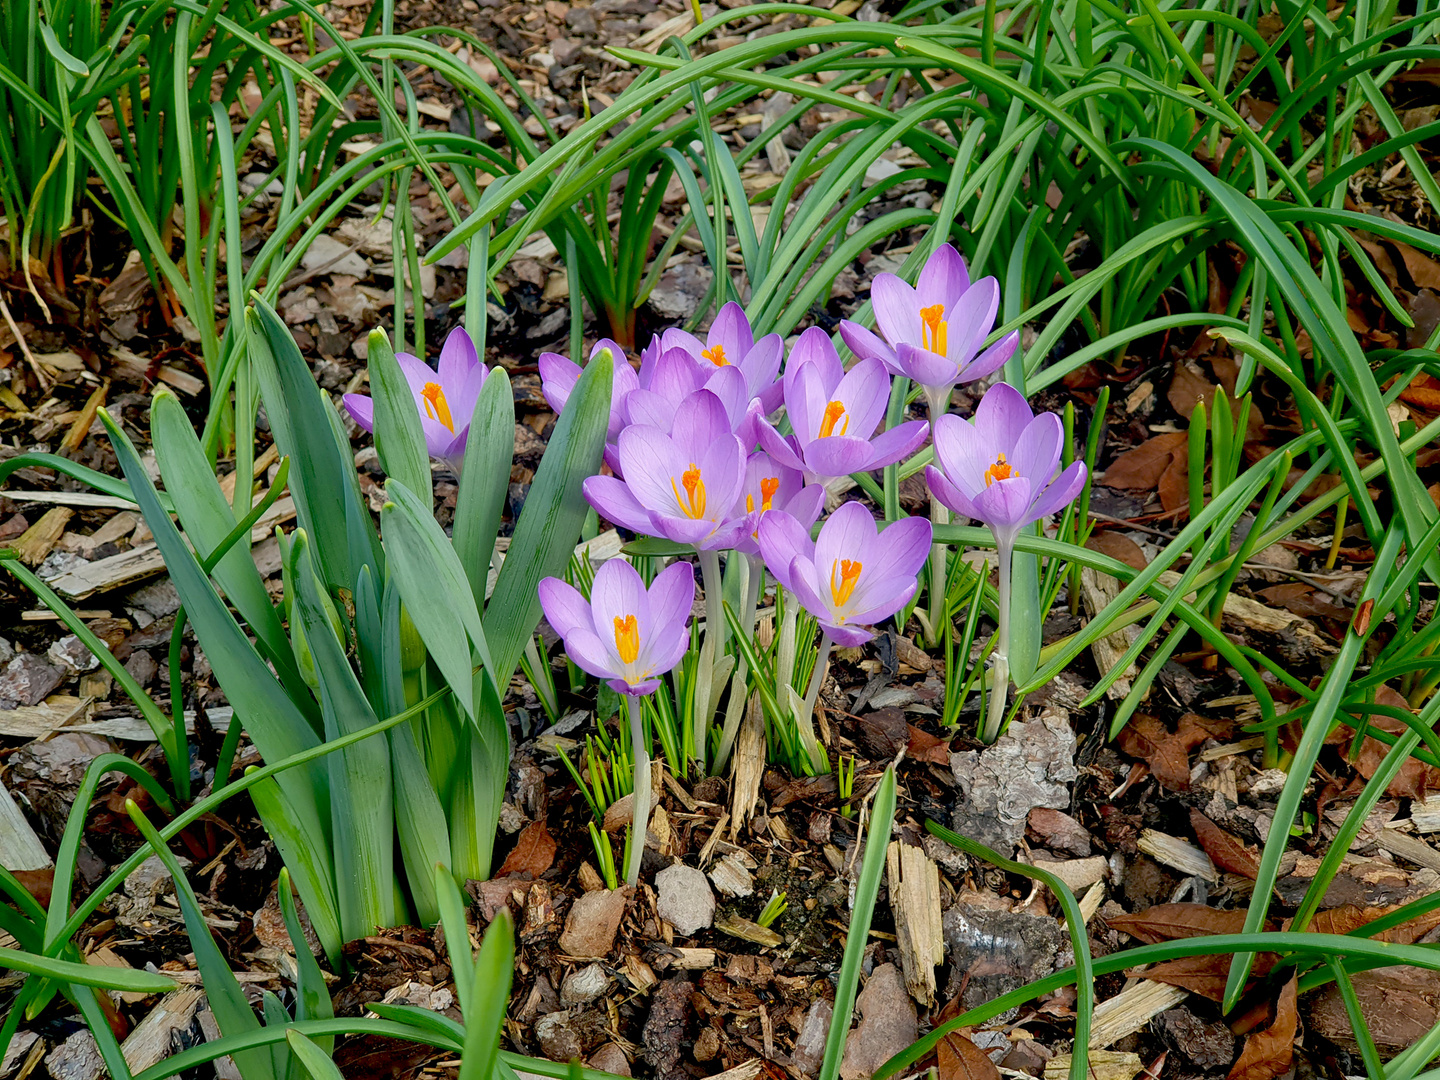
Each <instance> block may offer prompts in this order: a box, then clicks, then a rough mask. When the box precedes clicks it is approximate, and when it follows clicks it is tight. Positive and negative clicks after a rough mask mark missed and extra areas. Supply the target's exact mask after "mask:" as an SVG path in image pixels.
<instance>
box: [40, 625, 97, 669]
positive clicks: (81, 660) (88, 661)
mask: <svg viewBox="0 0 1440 1080" xmlns="http://www.w3.org/2000/svg"><path fill="white" fill-rule="evenodd" d="M45 659H47V660H49V661H50V662H51V663H52V664H55V665H56V666H58V667H60V668H62V669H64V668H68V669H69V670H70V671H73V672H77V673H78V672H82V671H94V670H95V669H96V668H97V667H99V666H100V659H99V658H98V657H97V656H96V655H95V654H94V653H92V652H91V651H90V650H89V649H88V648H86V647H85V643H84V642H82V641H81V640H80V639H79V638H78V637H76V636H75V635H74V634H66V635H65V636H64V637H62V638H61V639H60V640H59V641H57V642H55V643H54V644H53V645H51V646H50V648H48V649H46V650H45Z"/></svg>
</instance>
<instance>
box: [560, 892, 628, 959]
mask: <svg viewBox="0 0 1440 1080" xmlns="http://www.w3.org/2000/svg"><path fill="white" fill-rule="evenodd" d="M627 893H628V890H625V889H615V890H613V891H611V890H606V889H601V890H597V891H595V892H587V893H584V894H583V895H581V896H579V897H577V898H576V900H575V903H573V904H571V905H570V914H569V915H567V916H566V917H565V930H564V932H563V933H562V934H561V935H560V951H561V952H562V953H565V954H566V955H568V956H585V957H592V956H608V955H610V949H611V947H612V946H614V944H615V934H616V932H617V931H619V929H620V919H621V918H622V917H623V916H624V915H625V904H626V901H627Z"/></svg>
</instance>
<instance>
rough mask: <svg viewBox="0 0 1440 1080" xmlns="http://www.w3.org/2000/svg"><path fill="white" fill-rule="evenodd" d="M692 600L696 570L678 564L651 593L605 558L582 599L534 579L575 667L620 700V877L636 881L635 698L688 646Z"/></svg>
mask: <svg viewBox="0 0 1440 1080" xmlns="http://www.w3.org/2000/svg"><path fill="white" fill-rule="evenodd" d="M694 603H695V572H694V571H693V570H692V569H691V568H690V564H689V563H685V562H677V563H672V564H671V565H670V566H667V567H666V568H665V569H664V570H662V571H660V573H658V574H656V575H655V580H654V581H653V582H652V583H651V585H650V588H649V589H648V590H647V589H646V588H645V582H644V580H643V579H642V578H641V577H640V575H639V573H638V572H637V571H636V570H635V568H634V567H633V566H631V565H630V564H629V563H627V562H625V561H624V560H623V559H611V560H610V561H608V562H606V563H604V564H603V565H602V566H601V567H600V569H599V570H597V571H596V572H595V580H594V582H593V583H592V585H591V587H590V599H589V600H586V599H585V597H584V596H583V595H582V594H581V593H580V590H579V589H576V588H575V587H574V586H573V585H568V584H566V583H565V582H563V581H561V580H560V579H559V578H553V577H552V578H546V579H545V580H544V581H542V582H540V607H541V608H542V610H544V612H545V618H546V619H547V620H548V621H549V623H550V625H551V626H553V627H554V628H555V631H556V632H557V633H558V634H559V635H560V637H561V638H562V639H563V640H564V642H565V652H566V653H567V654H568V655H569V657H570V659H571V660H573V661H574V662H575V664H576V666H578V667H579V668H581V669H582V670H583V671H587V672H589V673H590V674H591V675H594V676H595V677H596V678H599V679H604V680H605V681H606V683H608V684H609V686H610V688H611V689H612V690H615V691H616V692H617V693H619V694H621V695H622V700H624V702H625V708H626V713H627V716H628V719H629V722H630V746H631V749H632V752H633V754H634V762H635V783H634V803H633V811H632V816H631V820H632V826H631V841H630V853H629V857H628V859H627V860H626V864H625V880H626V882H627V883H629V884H630V885H634V884H635V883H636V882H638V881H639V880H640V858H641V856H642V854H643V853H644V850H645V830H646V825H647V823H648V821H649V817H650V748H649V746H648V745H647V744H646V742H645V732H644V729H643V726H642V725H641V722H640V711H639V708H638V707H637V702H636V699H637V698H640V697H644V696H646V695H648V694H652V693H654V692H655V689H656V687H658V686H659V685H660V676H661V675H664V674H665V673H666V672H667V671H669V670H670V669H671V668H673V667H674V666H675V665H676V664H678V663H679V662H680V659H681V657H683V656H684V655H685V650H686V648H687V647H688V646H689V644H690V635H689V634H688V633H686V630H685V627H686V624H687V623H689V621H690V609H691V608H692V607H693V606H694Z"/></svg>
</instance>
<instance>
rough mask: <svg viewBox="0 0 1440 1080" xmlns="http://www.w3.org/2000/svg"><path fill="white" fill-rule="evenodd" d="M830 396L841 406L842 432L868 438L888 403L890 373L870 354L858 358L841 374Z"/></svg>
mask: <svg viewBox="0 0 1440 1080" xmlns="http://www.w3.org/2000/svg"><path fill="white" fill-rule="evenodd" d="M831 398H832V399H833V400H835V401H838V402H840V403H841V404H842V405H844V406H845V413H846V416H845V420H844V423H843V427H844V433H845V434H846V435H855V436H858V437H859V438H862V439H868V438H869V437H870V436H871V435H872V434H874V431H875V428H876V427H877V426H878V425H879V423H880V420H881V418H882V417H883V416H884V415H885V408H886V406H887V405H888V404H889V403H890V374H889V372H888V371H886V370H885V364H884V363H883V362H882V361H880V360H879V359H875V358H873V357H872V358H871V359H869V360H861V361H859V362H858V363H856V364H855V366H854V367H852V368H851V369H850V370H849V371H847V372H846V373H845V376H844V378H842V379H841V380H840V384H839V385H838V386H836V387H835V389H834V390H833V391H832V392H831ZM827 404H828V403H827Z"/></svg>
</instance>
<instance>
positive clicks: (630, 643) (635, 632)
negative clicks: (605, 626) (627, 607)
mask: <svg viewBox="0 0 1440 1080" xmlns="http://www.w3.org/2000/svg"><path fill="white" fill-rule="evenodd" d="M615 648H616V650H617V651H618V652H619V653H620V659H621V661H622V662H623V663H626V664H633V663H635V658H636V657H638V656H639V655H640V627H639V626H638V625H637V624H636V622H635V616H634V615H626V616H625V618H623V619H622V618H619V617H618V616H617V617H616V619H615Z"/></svg>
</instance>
